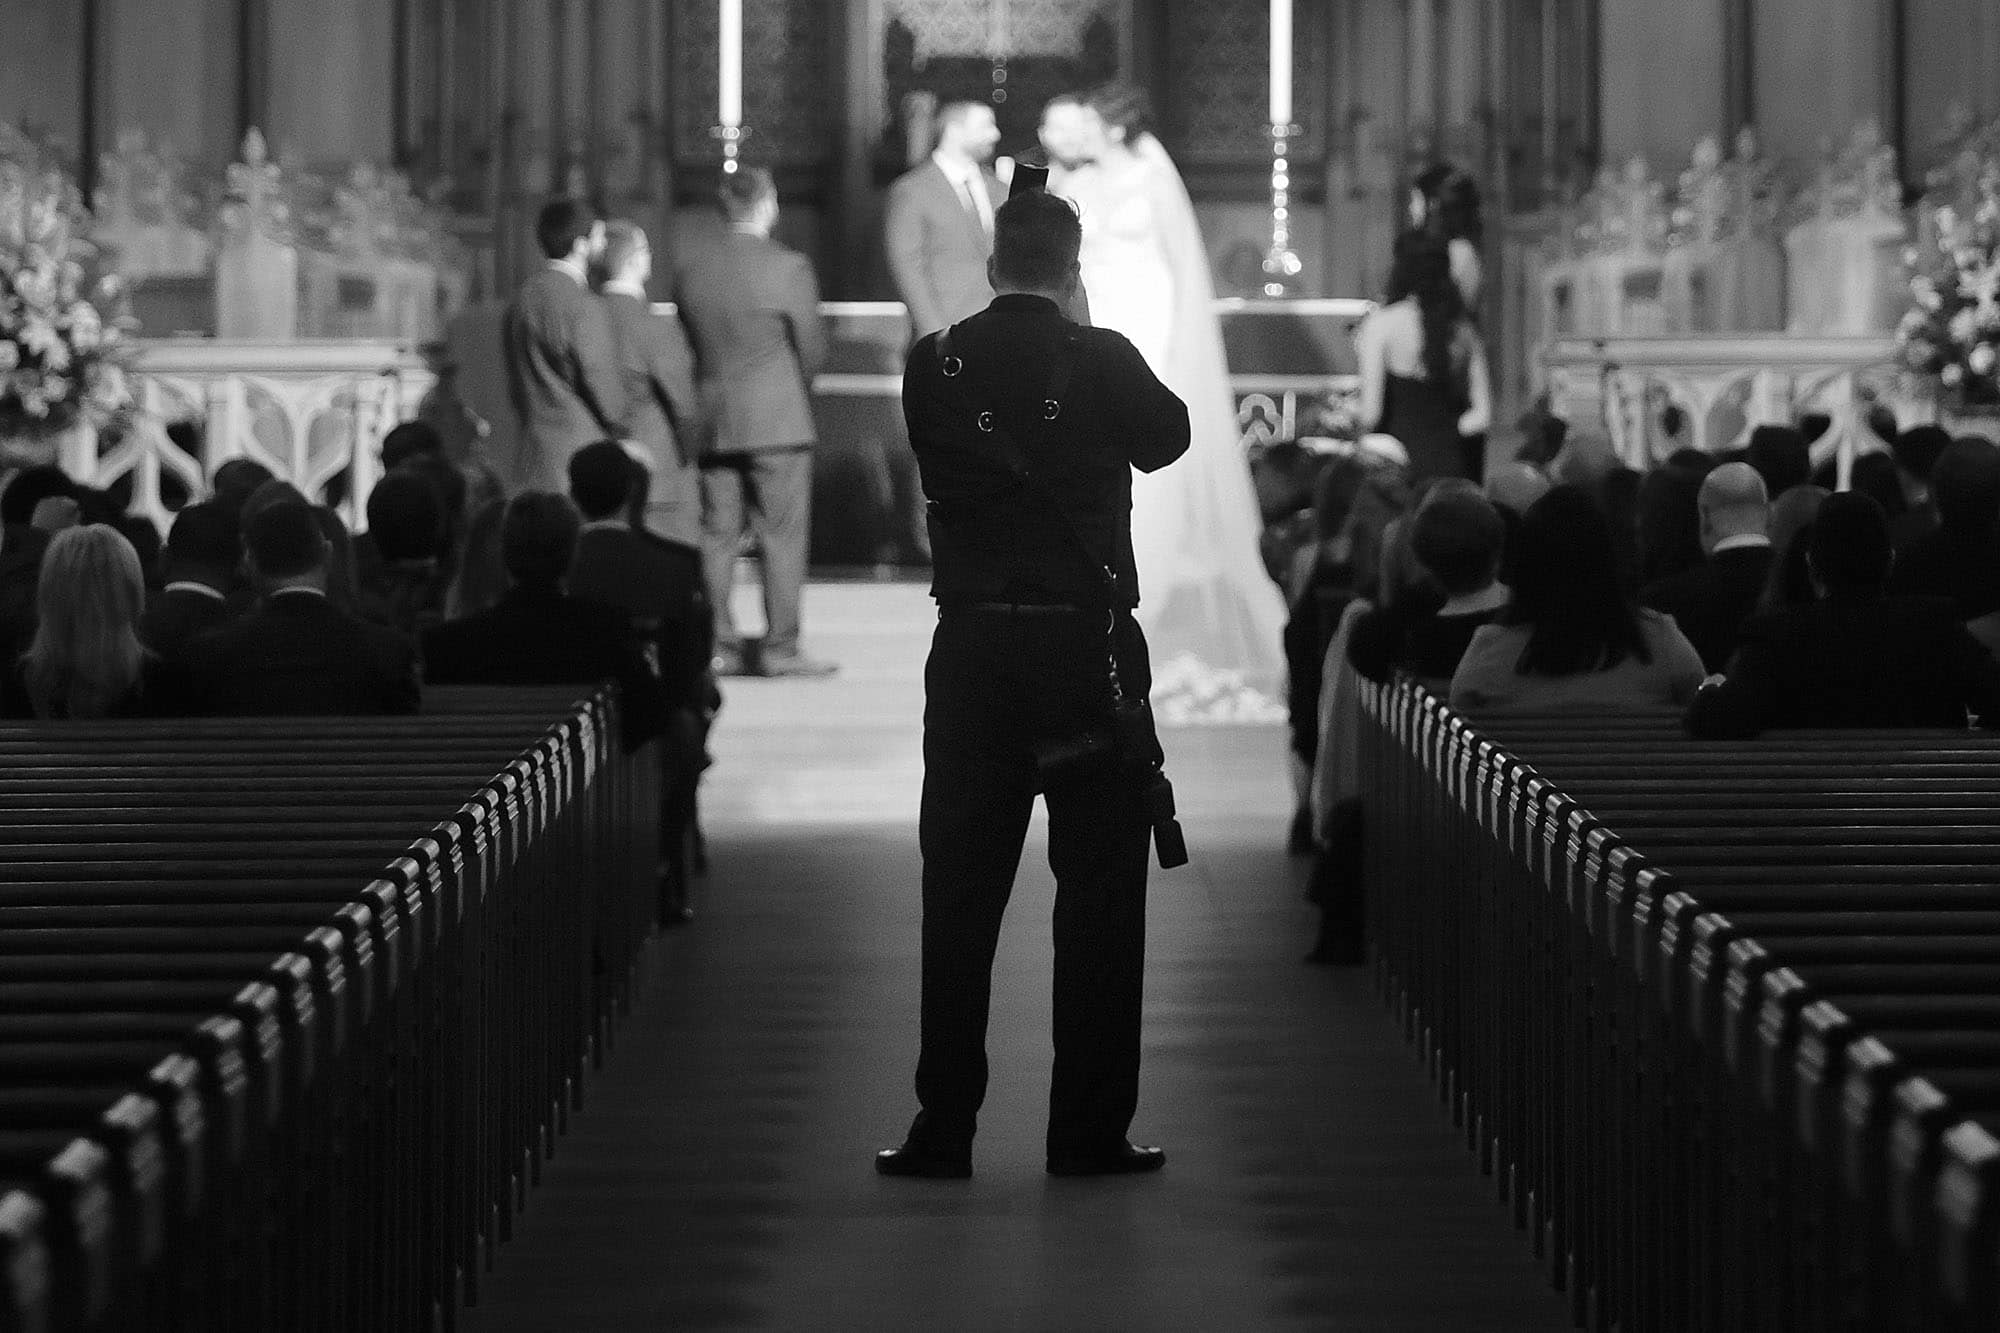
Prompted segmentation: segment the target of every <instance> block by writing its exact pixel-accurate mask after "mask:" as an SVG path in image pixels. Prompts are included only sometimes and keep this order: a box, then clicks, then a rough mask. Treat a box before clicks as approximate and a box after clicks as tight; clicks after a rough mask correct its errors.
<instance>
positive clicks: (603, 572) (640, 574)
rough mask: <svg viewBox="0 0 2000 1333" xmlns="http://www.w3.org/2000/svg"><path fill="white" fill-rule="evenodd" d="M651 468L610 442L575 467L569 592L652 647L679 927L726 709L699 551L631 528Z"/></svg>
mask: <svg viewBox="0 0 2000 1333" xmlns="http://www.w3.org/2000/svg"><path fill="white" fill-rule="evenodd" d="M646 483H647V476H646V469H645V467H644V466H643V465H642V464H640V463H639V462H638V461H637V460H635V459H634V458H632V456H631V455H630V454H628V453H626V452H625V450H624V448H623V447H622V446H620V445H619V444H617V443H616V442H615V441H612V440H602V441H599V442H598V443H596V444H593V445H591V446H589V447H588V448H585V449H580V450H578V451H577V453H576V456H575V457H573V458H571V459H570V460H569V493H570V498H571V499H573V500H575V501H576V507H577V510H578V511H579V512H580V513H581V514H582V515H583V535H582V537H581V538H580V539H579V540H578V542H577V551H576V563H575V564H573V565H572V566H571V567H570V571H569V590H570V592H571V593H572V594H574V595H575V596H578V597H584V598H588V599H589V600H591V601H595V602H602V603H604V604H605V605H607V606H612V607H616V608H617V609H618V610H620V611H622V612H624V614H625V617H626V619H627V621H628V622H629V623H630V624H631V626H632V630H633V632H634V633H635V634H637V635H638V637H639V640H640V642H641V643H642V644H644V645H645V647H646V649H647V651H648V653H649V655H650V656H651V658H652V664H653V667H654V670H656V671H657V672H658V673H659V676H660V684H661V688H662V690H663V692H664V693H665V696H666V704H667V710H668V717H667V739H666V743H665V744H663V745H662V746H661V747H660V768H661V772H660V777H661V784H660V833H661V843H660V845H661V850H662V867H661V875H660V893H661V911H660V920H661V921H662V922H665V923H668V924H673V923H675V922H679V921H685V920H687V919H688V918H689V917H690V916H692V915H693V914H692V913H691V912H690V911H689V910H688V907H687V855H686V853H687V851H688V850H689V848H690V846H691V842H692V840H693V839H694V838H695V837H697V836H698V835H696V834H695V832H694V830H695V820H696V815H695V804H696V793H697V790H698V788H699V785H700V782H701V775H702V773H703V771H704V770H706V769H707V768H708V765H709V756H708V732H709V727H710V725H711V724H712V723H713V722H714V720H715V714H716V712H717V710H718V709H719V708H720V706H721V702H722V699H721V695H720V694H719V693H718V692H717V690H716V687H715V676H714V673H713V672H712V671H711V670H710V668H709V662H710V659H711V657H712V656H713V655H714V651H715V617H714V613H713V612H712V611H710V609H709V605H708V584H707V582H706V581H705V580H704V579H703V577H702V571H701V552H700V551H699V550H698V549H696V548H695V547H692V546H683V545H681V544H680V543H678V542H671V541H667V540H666V539H664V538H662V537H660V536H658V535H656V534H654V533H651V532H647V531H645V530H643V529H635V528H634V527H633V526H632V524H631V522H630V521H629V514H630V511H631V507H632V504H633V501H634V500H635V499H637V498H639V497H642V496H643V495H644V494H645V490H646Z"/></svg>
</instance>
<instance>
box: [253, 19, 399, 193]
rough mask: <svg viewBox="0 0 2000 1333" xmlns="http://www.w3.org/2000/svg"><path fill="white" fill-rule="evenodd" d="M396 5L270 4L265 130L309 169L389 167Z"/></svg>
mask: <svg viewBox="0 0 2000 1333" xmlns="http://www.w3.org/2000/svg"><path fill="white" fill-rule="evenodd" d="M395 9H396V0H320V3H318V4H310V5H306V4H292V3H282V4H271V5H270V6H269V7H268V10H267V17H266V20H265V22H266V25H267V31H268V32H269V34H270V40H269V45H268V47H267V49H266V59H267V61H268V68H267V70H266V78H265V83H264V86H265V88H266V89H267V90H268V93H267V99H268V106H267V110H266V113H265V115H266V119H267V120H268V122H269V123H268V124H266V125H264V126H263V127H262V128H263V130H264V131H265V137H266V138H267V139H269V141H270V143H271V150H272V152H273V153H274V154H277V155H279V156H282V157H296V158H298V159H299V160H300V161H303V162H307V163H333V162H341V163H344V162H357V161H366V162H388V161H390V160H391V159H392V158H393V157H394V155H395V150H396V144H395V123H394V122H395V93H394V89H395V71H396V57H395V51H394V40H395V31H396V21H395Z"/></svg>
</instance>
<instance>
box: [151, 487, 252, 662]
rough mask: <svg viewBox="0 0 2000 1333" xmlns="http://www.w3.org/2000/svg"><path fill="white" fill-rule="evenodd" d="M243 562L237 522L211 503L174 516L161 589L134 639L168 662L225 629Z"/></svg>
mask: <svg viewBox="0 0 2000 1333" xmlns="http://www.w3.org/2000/svg"><path fill="white" fill-rule="evenodd" d="M242 558H243V538H242V534H241V533H240V532H239V531H238V530H237V526H236V516H235V515H234V514H231V513H230V512H229V511H228V510H227V509H224V508H223V507H222V506H221V505H219V504H217V503H216V502H215V501H213V500H204V501H202V502H201V503H200V504H191V505H189V506H188V507H187V508H185V509H183V510H181V512H180V513H178V514H176V515H174V526H173V528H172V529H171V530H170V531H169V532H168V533H167V548H166V554H165V556H164V557H163V560H162V564H163V566H164V567H163V570H162V573H163V574H164V576H165V579H166V586H165V587H164V588H162V589H160V591H158V592H156V593H154V594H153V595H152V597H151V598H150V599H148V601H147V604H146V614H145V615H144V616H142V617H140V620H139V638H140V639H141V640H142V641H143V642H144V643H145V645H146V646H147V647H148V648H151V649H152V650H153V651H154V652H156V653H158V654H159V655H160V656H162V657H168V658H172V657H178V656H179V655H180V652H181V649H182V648H184V647H186V646H187V642H188V640H190V639H192V638H194V637H195V636H196V635H198V634H206V633H207V632H208V631H210V630H212V629H218V628H220V627H221V626H223V625H225V624H227V623H228V622H229V620H230V617H231V612H230V609H229V594H230V592H231V591H232V590H233V589H234V588H235V587H236V583H237V568H238V566H239V565H240V563H241V562H242Z"/></svg>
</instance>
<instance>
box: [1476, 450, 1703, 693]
mask: <svg viewBox="0 0 2000 1333" xmlns="http://www.w3.org/2000/svg"><path fill="white" fill-rule="evenodd" d="M1514 541H1515V550H1514V558H1513V561H1512V563H1511V568H1512V572H1513V575H1514V583H1513V585H1512V588H1511V592H1512V596H1511V597H1510V598H1509V600H1508V603H1507V608H1506V610H1505V611H1503V612H1502V613H1501V615H1500V618H1499V619H1498V621H1497V622H1496V623H1494V624H1491V625H1486V626H1483V627H1481V628H1480V629H1479V631H1478V632H1477V633H1475V634H1474V635H1473V636H1472V643H1471V644H1470V645H1469V646H1468V647H1467V648H1466V651H1465V657H1464V659H1463V660H1461V661H1460V662H1459V665H1458V671H1457V673H1456V674H1455V675H1453V677H1452V680H1451V704H1452V706H1453V707H1454V708H1460V709H1464V710H1466V711H1468V712H1474V713H1491V712H1496V711H1500V710H1514V711H1518V712H1545V711H1574V710H1583V711H1600V712H1602V711H1613V710H1641V709H1649V708H1679V707H1682V706H1684V705H1685V704H1686V703H1687V701H1688V700H1689V699H1690V698H1691V697H1693V694H1694V690H1695V686H1697V685H1699V684H1700V683H1701V680H1702V675H1703V672H1702V666H1701V656H1700V654H1698V653H1696V652H1695V650H1694V645H1693V644H1690V643H1689V642H1688V641H1687V638H1686V636H1685V635H1683V634H1682V633H1681V632H1680V630H1679V629H1677V628H1676V627H1675V626H1674V622H1673V621H1672V620H1670V619H1669V618H1667V617H1666V616H1663V615H1661V614H1660V613H1659V612H1657V611H1651V610H1645V609H1642V608H1640V607H1639V606H1638V605H1636V604H1635V603H1634V602H1633V601H1632V600H1631V599H1630V598H1629V597H1628V596H1627V595H1626V593H1625V591H1624V590H1623V589H1622V588H1620V587H1619V585H1618V573H1617V567H1616V564H1615V557H1614V554H1613V548H1612V543H1611V531H1610V526H1609V524H1608V523H1607V522H1606V521H1605V518H1604V514H1603V512H1602V511H1601V510H1600V509H1599V508H1598V507H1597V505H1596V504H1595V503H1594V502H1593V501H1592V500H1591V498H1590V496H1589V494H1588V493H1587V492H1585V491H1583V490H1582V489H1580V488H1578V487H1575V486H1558V487H1557V488H1556V489H1554V490H1552V491H1550V492H1549V493H1548V494H1547V495H1545V496H1543V497H1542V498H1541V499H1540V500H1538V501H1536V502H1535V506H1534V508H1532V509H1530V510H1529V511H1528V512H1527V514H1526V515H1525V516H1523V518H1522V519H1521V527H1520V530H1519V531H1518V532H1517V533H1515V537H1514Z"/></svg>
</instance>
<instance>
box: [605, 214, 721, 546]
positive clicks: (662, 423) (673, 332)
mask: <svg viewBox="0 0 2000 1333" xmlns="http://www.w3.org/2000/svg"><path fill="white" fill-rule="evenodd" d="M604 271H605V273H607V274H608V275H609V276H608V277H607V278H606V279H605V282H604V307H605V310H606V312H607V313H608V314H609V315H610V316H611V340H612V343H613V345H614V346H615V347H616V348H617V350H618V369H619V373H620V374H621V375H622V376H623V378H624V384H625V401H626V404H627V406H628V409H629V410H628V411H627V413H626V422H627V425H628V426H629V428H630V429H631V432H632V442H633V444H635V445H636V446H638V448H637V452H638V454H639V456H640V461H641V462H642V463H644V464H645V465H646V471H647V474H648V475H647V481H646V491H645V496H644V499H643V500H642V501H641V504H642V506H643V508H642V511H641V516H642V519H643V523H644V526H645V528H646V530H647V531H648V532H650V533H652V534H653V535H654V536H656V537H660V538H664V539H665V540H667V541H670V542H678V543H680V544H681V545H682V546H685V547H687V548H689V549H690V550H696V551H698V550H700V549H701V477H700V474H699V472H698V471H697V469H696V467H695V462H696V459H697V456H698V455H699V454H700V452H701V449H700V443H699V441H698V440H697V439H696V433H697V432H698V431H699V429H700V425H701V404H700V401H699V399H698V398H697V397H696V395H695V387H694V352H693V350H692V349H691V348H689V346H688V341H687V334H686V333H685V332H684V331H683V330H682V328H681V326H680V324H679V323H678V322H677V321H675V320H671V319H664V318H662V317H661V316H659V315H656V314H654V313H653V305H652V298H651V297H649V296H648V295H647V293H646V282H647V280H648V279H649V278H651V277H652V275H653V248H652V246H651V245H650V244H649V243H648V242H647V240H646V233H645V232H643V231H641V230H640V229H639V228H638V227H636V226H634V225H633V224H632V223H630V222H611V223H607V224H606V226H605V229H604Z"/></svg>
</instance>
